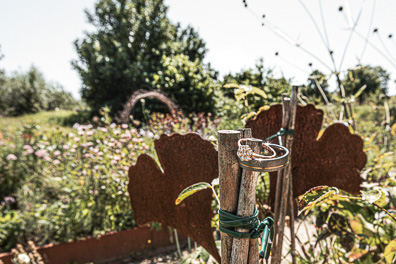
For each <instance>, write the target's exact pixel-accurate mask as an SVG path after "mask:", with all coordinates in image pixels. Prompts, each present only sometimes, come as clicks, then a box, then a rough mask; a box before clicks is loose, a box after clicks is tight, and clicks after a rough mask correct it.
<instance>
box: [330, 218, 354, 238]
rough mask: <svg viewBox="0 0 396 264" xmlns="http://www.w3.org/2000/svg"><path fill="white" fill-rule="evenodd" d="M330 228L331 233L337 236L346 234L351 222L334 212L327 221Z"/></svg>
mask: <svg viewBox="0 0 396 264" xmlns="http://www.w3.org/2000/svg"><path fill="white" fill-rule="evenodd" d="M327 225H328V227H329V230H330V232H331V233H333V234H336V235H337V236H341V235H344V234H346V233H348V229H349V223H348V220H347V218H346V217H344V216H342V215H340V214H336V213H332V214H331V215H330V217H329V220H328V222H327Z"/></svg>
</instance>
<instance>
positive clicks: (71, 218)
mask: <svg viewBox="0 0 396 264" xmlns="http://www.w3.org/2000/svg"><path fill="white" fill-rule="evenodd" d="M0 142H1V145H0V156H1V157H2V162H1V163H0V181H1V183H0V187H1V190H0V191H1V192H0V193H1V196H2V197H1V199H0V201H2V202H1V206H0V252H1V251H7V250H10V249H11V248H12V247H14V246H15V243H17V242H26V241H27V240H32V241H34V242H35V243H37V244H38V245H43V244H46V243H49V242H66V241H68V240H72V239H77V238H82V237H86V236H88V235H98V234H102V233H104V232H108V231H114V230H124V229H128V228H131V227H133V226H135V223H134V221H133V214H132V209H131V205H130V201H129V197H128V193H127V187H126V186H127V184H128V176H127V171H128V168H129V166H130V165H132V164H134V163H135V162H136V159H137V157H138V155H139V154H141V153H147V152H150V151H149V150H150V149H152V147H150V146H152V140H151V139H149V138H146V139H143V138H142V137H141V136H140V135H139V133H138V132H137V130H136V129H134V128H130V127H129V126H128V125H122V126H116V125H115V124H112V125H110V126H109V127H98V128H93V127H92V126H91V125H88V126H83V125H77V124H76V125H75V126H74V130H73V132H64V131H61V130H59V129H53V130H51V131H48V132H44V131H42V130H41V129H39V128H38V127H36V126H35V125H34V124H31V125H29V126H25V127H24V128H23V129H22V130H20V131H19V132H17V133H15V134H13V135H7V134H6V133H5V134H4V140H1V141H0Z"/></svg>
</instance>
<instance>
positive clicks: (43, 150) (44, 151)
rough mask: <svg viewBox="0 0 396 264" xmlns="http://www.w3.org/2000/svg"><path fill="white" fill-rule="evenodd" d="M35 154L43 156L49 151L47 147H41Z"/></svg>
mask: <svg viewBox="0 0 396 264" xmlns="http://www.w3.org/2000/svg"><path fill="white" fill-rule="evenodd" d="M34 154H36V156H37V157H40V158H42V157H44V156H45V155H46V154H47V151H46V150H45V149H39V150H37V151H36V152H35V153H34Z"/></svg>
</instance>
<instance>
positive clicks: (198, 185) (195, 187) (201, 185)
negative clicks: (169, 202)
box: [175, 182, 212, 205]
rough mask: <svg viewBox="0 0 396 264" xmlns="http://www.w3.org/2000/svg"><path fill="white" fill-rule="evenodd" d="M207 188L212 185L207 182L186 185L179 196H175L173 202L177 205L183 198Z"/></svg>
mask: <svg viewBox="0 0 396 264" xmlns="http://www.w3.org/2000/svg"><path fill="white" fill-rule="evenodd" d="M208 188H212V185H210V184H209V183H207V182H198V183H196V184H193V185H191V186H189V187H187V188H186V189H184V190H183V191H182V192H181V193H180V194H179V196H178V197H177V199H176V201H175V204H176V205H178V204H179V203H181V202H182V201H183V200H184V199H186V198H187V197H188V196H190V195H192V194H194V193H196V192H198V191H201V190H205V189H208Z"/></svg>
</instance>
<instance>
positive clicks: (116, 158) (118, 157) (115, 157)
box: [113, 156, 121, 161]
mask: <svg viewBox="0 0 396 264" xmlns="http://www.w3.org/2000/svg"><path fill="white" fill-rule="evenodd" d="M113 159H114V160H115V161H120V160H121V157H120V156H114V158H113Z"/></svg>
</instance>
